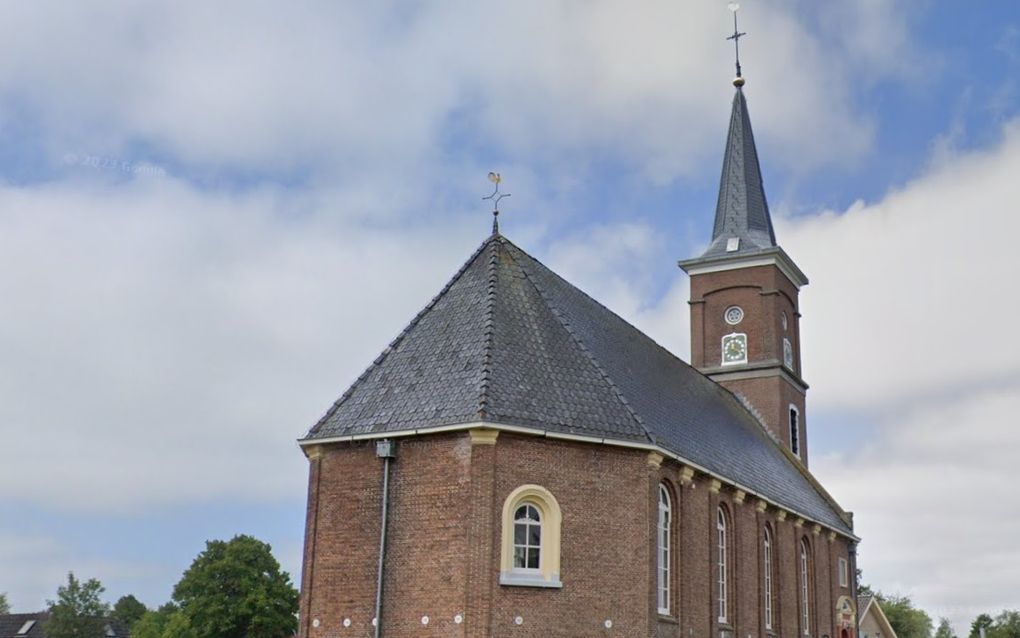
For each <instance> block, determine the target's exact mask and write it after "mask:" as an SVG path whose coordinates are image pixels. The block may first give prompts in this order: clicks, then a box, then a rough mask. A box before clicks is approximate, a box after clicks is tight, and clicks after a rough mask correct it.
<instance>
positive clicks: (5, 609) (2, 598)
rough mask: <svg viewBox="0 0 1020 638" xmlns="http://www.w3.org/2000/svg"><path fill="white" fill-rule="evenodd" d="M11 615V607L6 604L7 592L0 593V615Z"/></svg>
mask: <svg viewBox="0 0 1020 638" xmlns="http://www.w3.org/2000/svg"><path fill="white" fill-rule="evenodd" d="M9 613H11V606H10V605H9V604H8V603H7V592H2V591H0V614H9Z"/></svg>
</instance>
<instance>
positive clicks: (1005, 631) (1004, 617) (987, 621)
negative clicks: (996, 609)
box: [970, 609, 1020, 638]
mask: <svg viewBox="0 0 1020 638" xmlns="http://www.w3.org/2000/svg"><path fill="white" fill-rule="evenodd" d="M982 627H983V628H984V630H985V638H1020V611H1016V610H1009V609H1007V610H1004V611H1002V612H1001V613H1000V614H999V615H998V616H996V617H995V618H992V617H991V616H990V615H989V614H981V615H980V616H978V617H977V618H975V619H974V622H973V623H972V624H971V626H970V638H980V636H981V628H982Z"/></svg>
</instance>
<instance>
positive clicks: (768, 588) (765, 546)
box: [762, 525, 774, 629]
mask: <svg viewBox="0 0 1020 638" xmlns="http://www.w3.org/2000/svg"><path fill="white" fill-rule="evenodd" d="M764 529H765V533H764V534H763V538H762V557H763V560H764V565H763V571H764V574H765V629H772V624H773V620H774V618H773V611H772V532H771V531H770V530H769V526H768V525H766V526H765V528H764Z"/></svg>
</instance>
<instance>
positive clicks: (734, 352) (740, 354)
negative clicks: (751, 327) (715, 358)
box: [722, 332, 747, 365]
mask: <svg viewBox="0 0 1020 638" xmlns="http://www.w3.org/2000/svg"><path fill="white" fill-rule="evenodd" d="M722 362H723V365H731V364H734V363H747V335H745V334H742V333H737V332H735V333H733V334H728V335H726V336H725V337H723V339H722Z"/></svg>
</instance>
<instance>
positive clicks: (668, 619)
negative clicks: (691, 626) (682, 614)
mask: <svg viewBox="0 0 1020 638" xmlns="http://www.w3.org/2000/svg"><path fill="white" fill-rule="evenodd" d="M659 622H661V623H666V624H669V625H679V624H680V621H679V620H677V619H676V618H674V617H673V616H670V615H669V614H664V613H662V612H661V611H660V612H659Z"/></svg>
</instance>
